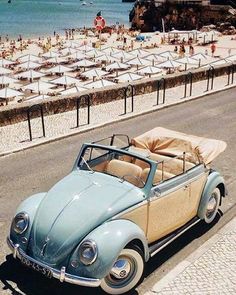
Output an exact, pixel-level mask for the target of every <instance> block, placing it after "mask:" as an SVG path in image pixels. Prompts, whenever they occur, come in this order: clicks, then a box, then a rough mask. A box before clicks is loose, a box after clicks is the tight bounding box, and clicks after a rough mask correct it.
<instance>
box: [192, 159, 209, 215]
mask: <svg viewBox="0 0 236 295" xmlns="http://www.w3.org/2000/svg"><path fill="white" fill-rule="evenodd" d="M187 175H188V178H189V185H190V196H189V216H190V217H192V218H193V217H195V216H196V215H197V211H198V207H199V203H200V200H201V196H202V192H203V189H204V186H205V184H206V181H207V177H208V175H209V169H207V168H206V167H205V166H204V165H203V164H200V165H198V166H196V167H195V168H193V169H190V170H189V171H187Z"/></svg>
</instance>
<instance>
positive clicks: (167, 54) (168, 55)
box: [159, 51, 178, 60]
mask: <svg viewBox="0 0 236 295" xmlns="http://www.w3.org/2000/svg"><path fill="white" fill-rule="evenodd" d="M159 55H160V56H162V57H164V58H166V59H170V60H171V59H175V58H178V54H177V53H175V52H172V51H164V52H161V53H159Z"/></svg>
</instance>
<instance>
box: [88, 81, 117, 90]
mask: <svg viewBox="0 0 236 295" xmlns="http://www.w3.org/2000/svg"><path fill="white" fill-rule="evenodd" d="M114 85H117V84H116V83H113V82H111V81H108V80H104V79H101V80H97V81H95V82H90V83H87V84H85V85H84V86H85V87H86V88H88V89H97V88H103V87H106V86H114Z"/></svg>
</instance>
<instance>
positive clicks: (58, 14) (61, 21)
mask: <svg viewBox="0 0 236 295" xmlns="http://www.w3.org/2000/svg"><path fill="white" fill-rule="evenodd" d="M83 2H84V4H85V3H86V5H83ZM132 7H133V3H122V0H85V1H80V0H11V3H8V0H0V35H1V36H6V35H7V34H8V35H9V37H17V36H18V35H19V34H21V35H22V36H23V37H37V36H47V35H52V34H53V32H54V31H56V32H57V33H62V30H63V29H65V28H79V27H84V26H86V27H93V20H94V17H96V14H97V13H98V12H99V11H100V10H101V11H102V16H103V17H104V18H105V19H106V23H107V25H112V24H118V23H119V24H125V25H129V11H130V10H131V9H132Z"/></svg>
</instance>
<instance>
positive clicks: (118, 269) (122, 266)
mask: <svg viewBox="0 0 236 295" xmlns="http://www.w3.org/2000/svg"><path fill="white" fill-rule="evenodd" d="M130 270H131V266H130V263H129V261H127V260H126V259H118V260H117V261H116V263H115V264H114V265H113V267H112V269H111V274H112V275H113V276H114V277H116V278H117V279H124V278H126V277H127V276H128V275H129V273H130Z"/></svg>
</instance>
